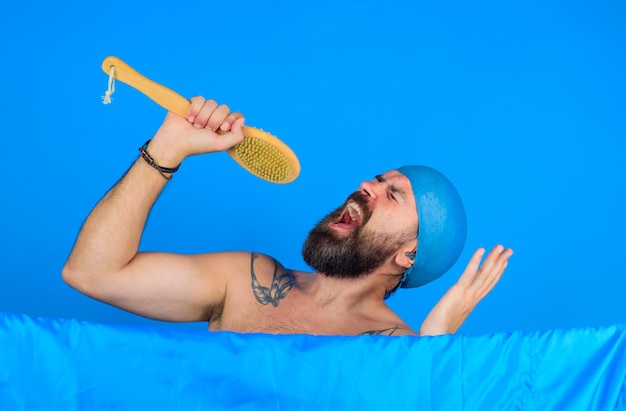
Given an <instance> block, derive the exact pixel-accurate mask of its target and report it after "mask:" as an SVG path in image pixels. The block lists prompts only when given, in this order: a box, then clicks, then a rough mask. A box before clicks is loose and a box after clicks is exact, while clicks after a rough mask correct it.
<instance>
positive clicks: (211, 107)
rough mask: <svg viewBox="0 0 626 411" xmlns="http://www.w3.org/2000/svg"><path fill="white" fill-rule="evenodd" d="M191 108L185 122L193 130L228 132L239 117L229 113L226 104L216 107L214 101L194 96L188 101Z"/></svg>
mask: <svg viewBox="0 0 626 411" xmlns="http://www.w3.org/2000/svg"><path fill="white" fill-rule="evenodd" d="M190 101H191V107H190V108H189V114H188V116H187V120H188V121H189V122H190V123H192V124H193V126H194V127H195V128H208V129H210V130H211V131H214V132H215V131H217V129H218V128H219V129H221V130H223V131H228V130H230V128H231V126H232V125H233V123H234V122H235V120H237V119H238V118H240V117H243V116H242V115H241V113H231V112H230V107H228V106H227V105H226V104H220V105H218V104H217V102H216V101H215V100H212V99H211V100H205V99H204V97H201V96H195V97H192V98H191V99H190Z"/></svg>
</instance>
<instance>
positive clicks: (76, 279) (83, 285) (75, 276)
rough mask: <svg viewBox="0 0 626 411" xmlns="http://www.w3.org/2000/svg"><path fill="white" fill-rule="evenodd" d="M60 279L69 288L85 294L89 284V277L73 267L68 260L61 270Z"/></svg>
mask: <svg viewBox="0 0 626 411" xmlns="http://www.w3.org/2000/svg"><path fill="white" fill-rule="evenodd" d="M61 277H62V278H63V281H65V283H66V284H67V285H69V286H70V287H72V288H74V289H76V290H78V291H80V292H82V293H84V294H87V293H88V288H89V283H90V282H91V280H90V278H91V276H90V275H89V274H87V273H85V272H84V271H82V270H80V269H77V268H76V267H74V266H73V265H72V263H71V261H70V260H68V261H67V262H66V263H65V265H64V266H63V269H62V270H61Z"/></svg>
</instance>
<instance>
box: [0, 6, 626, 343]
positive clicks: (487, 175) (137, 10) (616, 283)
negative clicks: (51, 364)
mask: <svg viewBox="0 0 626 411" xmlns="http://www.w3.org/2000/svg"><path fill="white" fill-rule="evenodd" d="M625 17H626V5H625V3H624V2H623V1H597V2H595V1H562V2H558V1H550V0H547V1H533V0H530V1H529V0H527V1H523V2H522V1H508V2H498V1H483V2H472V3H471V4H470V3H466V2H455V1H440V2H437V3H436V4H435V3H434V2H433V3H430V2H422V1H420V2H415V1H410V2H409V1H406V2H401V1H390V2H386V3H385V4H384V5H383V3H382V2H374V1H356V0H352V1H347V0H336V1H327V0H325V1H318V2H316V3H304V2H302V3H299V2H286V1H285V2H281V1H271V2H270V1H243V0H242V1H229V2H214V1H207V2H193V3H185V2H163V1H161V2H159V1H137V2H132V1H123V2H122V1H117V0H111V1H105V2H79V1H68V2H62V1H61V2H43V1H34V2H16V1H11V2H4V3H3V5H2V6H0V52H1V54H0V56H1V57H0V58H1V64H0V78H1V79H2V88H1V89H0V90H1V91H0V92H1V96H0V116H1V117H0V119H1V128H0V139H1V140H0V141H1V143H2V149H3V152H4V153H5V154H4V155H3V156H2V163H1V164H2V166H3V167H2V170H3V178H2V180H3V189H2V202H1V203H0V204H1V205H0V207H1V208H0V226H1V227H2V236H1V240H0V241H1V242H2V243H1V247H0V253H1V254H0V273H1V278H2V282H1V283H0V310H2V311H11V312H18V313H25V314H30V315H42V316H50V317H71V318H78V319H84V320H93V321H103V322H112V323H130V324H155V323H154V322H153V321H150V320H146V319H142V318H139V317H136V316H133V315H131V314H128V313H125V312H122V311H120V310H118V309H115V308H112V307H109V306H107V305H105V304H102V303H100V302H97V301H94V300H91V299H89V298H88V297H85V296H83V295H81V294H79V293H77V292H76V291H74V290H72V289H71V288H70V287H68V286H67V285H65V283H63V281H62V279H61V275H60V272H61V268H62V266H63V264H64V262H65V259H66V257H67V255H68V253H69V251H70V249H71V247H72V244H73V242H74V239H75V237H76V234H77V232H78V230H79V228H80V226H81V224H82V222H83V221H84V219H85V217H86V216H87V214H88V212H89V211H90V210H91V208H92V207H93V206H94V205H95V203H96V202H97V201H98V200H99V199H100V198H101V196H102V195H103V194H104V193H105V192H106V191H107V190H108V189H109V188H110V187H111V186H112V185H113V184H114V183H115V182H116V181H117V179H118V178H120V176H121V175H122V174H123V172H124V171H125V170H126V169H127V168H128V167H129V166H130V164H131V163H132V162H133V161H134V159H135V158H136V156H137V155H138V152H137V147H139V146H140V145H141V144H143V142H144V141H145V140H147V139H148V138H150V137H151V136H152V134H153V133H154V132H155V131H156V129H157V128H158V126H159V125H160V122H161V121H162V119H163V116H164V114H165V112H164V110H163V109H162V108H161V107H159V106H158V105H156V104H155V103H153V102H152V101H151V100H149V99H148V98H147V97H145V96H144V95H142V94H141V93H139V92H138V91H136V90H134V89H132V88H130V87H129V86H127V85H125V84H122V83H118V85H117V91H116V93H115V94H114V95H113V98H114V102H113V104H111V105H108V106H105V105H102V102H101V99H100V97H101V96H102V95H103V94H104V91H105V89H106V83H107V76H106V75H105V74H104V73H103V72H102V71H101V69H100V64H101V62H102V60H103V59H104V58H105V57H106V56H108V55H115V56H118V57H120V58H122V59H123V60H125V61H126V62H127V63H129V64H130V65H131V66H133V67H134V68H136V69H137V70H138V71H140V72H141V73H143V74H145V75H147V76H148V77H150V78H152V79H154V80H155V81H158V82H160V83H162V84H164V85H166V86H168V87H170V88H172V89H174V90H176V91H177V92H179V93H180V94H182V95H184V96H187V97H190V96H192V95H195V94H203V95H205V96H207V97H212V98H215V99H217V100H218V101H219V102H224V103H227V104H229V105H230V106H231V107H232V108H233V109H235V110H239V111H242V112H243V113H244V114H245V116H246V119H247V124H248V125H252V126H256V127H261V128H264V129H266V130H269V131H271V132H272V133H273V134H275V135H277V136H278V137H279V138H281V139H282V140H283V141H285V142H286V143H287V144H288V145H289V146H290V147H292V149H293V150H294V151H295V152H296V153H297V154H298V156H299V158H300V161H301V165H302V172H301V175H300V177H299V178H298V179H297V180H296V181H295V182H294V183H292V184H288V185H274V184H271V183H267V182H265V181H262V180H260V179H257V178H256V177H254V176H252V175H251V174H248V173H247V172H246V171H244V170H243V169H241V168H240V167H239V166H237V165H236V163H234V162H233V161H232V160H231V158H230V157H229V156H228V155H227V154H225V153H218V154H212V155H207V156H198V157H193V158H190V159H188V160H187V161H185V163H184V164H183V166H182V167H181V171H180V172H179V173H178V174H177V175H176V177H175V178H174V180H173V181H172V183H170V184H168V186H167V188H166V189H165V191H164V193H163V194H162V196H161V198H160V200H159V201H158V203H157V204H156V206H155V208H154V209H153V211H152V214H151V217H150V220H149V223H148V226H147V229H146V232H145V235H144V238H143V241H142V249H146V250H148V249H150V250H162V251H175V252H185V253H192V252H207V251H220V250H237V249H240V250H256V251H260V252H265V253H269V254H271V255H274V256H275V257H277V258H278V259H279V260H281V261H282V262H283V263H284V264H285V265H286V266H288V267H291V268H297V269H306V266H305V265H304V263H303V262H302V259H301V256H300V247H301V244H302V242H303V240H304V238H305V236H306V233H307V232H308V230H309V229H310V227H311V226H312V225H313V224H314V223H315V222H316V221H317V220H318V219H319V218H321V217H322V216H323V215H325V214H326V213H327V212H328V211H330V210H331V209H333V208H335V207H336V206H338V205H339V204H341V202H343V200H344V199H345V197H346V196H347V195H348V194H349V193H350V192H352V191H353V190H354V189H355V188H356V187H357V186H358V184H359V182H360V181H361V180H363V179H370V178H371V177H373V176H374V175H375V174H378V173H380V172H382V171H385V170H388V169H391V168H395V167H397V166H400V165H403V164H409V163H422V164H427V165H430V166H433V167H435V168H438V169H440V170H441V171H443V172H444V173H445V174H447V175H448V176H449V177H450V178H451V180H452V181H454V183H455V184H456V186H457V187H458V189H459V191H460V192H461V195H462V196H463V198H464V201H465V204H466V208H467V212H468V216H469V235H468V241H467V245H466V248H465V250H464V252H463V254H462V256H461V259H460V261H459V262H458V263H457V264H456V266H455V267H453V269H452V270H451V271H450V272H449V273H448V274H447V275H446V276H444V277H443V278H441V279H440V280H439V281H437V282H435V283H433V284H430V285H427V286H425V287H423V288H419V289H411V290H402V291H399V292H398V293H397V294H396V295H395V296H394V297H392V298H391V299H390V300H389V302H390V305H391V306H392V307H393V308H394V309H395V310H396V311H397V312H398V313H399V314H400V316H401V317H403V318H404V319H405V320H406V321H407V322H408V323H409V325H411V326H412V327H414V328H415V329H419V326H420V324H421V322H422V320H423V318H424V317H425V315H426V314H427V313H428V311H429V310H430V308H431V307H432V306H433V305H434V304H435V302H436V301H437V300H438V299H439V298H440V297H441V296H442V295H443V293H444V292H445V290H446V289H447V288H448V287H449V286H451V285H452V284H453V283H454V281H455V280H456V279H457V278H458V276H459V275H460V273H461V272H462V270H463V268H464V266H465V264H466V263H467V261H468V260H469V258H470V256H471V254H472V253H473V251H474V250H475V249H476V248H478V247H481V246H483V247H487V248H491V247H493V246H494V245H495V244H497V243H503V244H504V245H506V246H509V247H512V248H513V249H514V250H515V255H514V256H513V257H512V259H511V262H510V265H509V268H508V269H507V271H506V273H505V275H504V277H503V278H502V280H501V281H500V283H499V284H498V285H497V287H496V288H495V290H494V291H493V292H492V293H491V294H490V295H489V296H488V297H487V298H486V299H485V300H484V301H483V302H482V303H481V304H480V305H479V306H478V308H477V309H476V310H475V311H474V313H473V314H472V315H471V316H470V318H469V319H468V320H467V322H466V323H465V325H464V326H463V328H461V331H460V332H461V333H465V334H482V333H492V332H501V331H512V330H540V329H547V328H567V327H580V326H600V325H608V324H616V323H626V310H625V309H624V303H623V296H624V292H625V290H626V279H625V278H624V268H623V249H624V246H625V245H626V240H625V239H624V237H623V233H624V232H625V231H626V218H625V217H624V211H625V210H626V207H625V205H626V201H625V199H624V188H625V183H624V177H625V176H626V162H625V161H624V157H625V156H624V154H625V142H624V140H625V137H626V116H625V113H626V111H625V109H626V80H625V77H626V58H625V52H626V25H625ZM159 324H162V325H164V326H175V325H174V324H166V323H159ZM182 326H183V327H192V328H205V327H206V325H205V324H191V325H182Z"/></svg>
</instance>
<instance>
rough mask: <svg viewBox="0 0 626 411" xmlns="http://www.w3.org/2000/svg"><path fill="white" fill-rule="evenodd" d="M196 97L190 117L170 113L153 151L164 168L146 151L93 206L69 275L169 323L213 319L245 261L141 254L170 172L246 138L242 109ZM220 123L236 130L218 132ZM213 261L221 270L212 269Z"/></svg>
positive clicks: (95, 292)
mask: <svg viewBox="0 0 626 411" xmlns="http://www.w3.org/2000/svg"><path fill="white" fill-rule="evenodd" d="M191 102H192V104H191V108H190V110H189V116H188V118H187V119H185V118H182V117H180V116H178V115H176V114H172V113H168V114H167V116H166V118H165V121H164V122H163V124H162V125H161V127H160V128H159V130H158V132H157V133H156V134H155V136H154V137H153V139H152V140H151V141H150V143H149V144H148V146H147V148H146V149H145V151H146V152H147V153H148V156H149V157H151V158H152V159H153V161H154V163H155V164H156V165H158V166H160V167H161V170H159V169H157V168H155V167H154V165H150V164H149V161H148V160H147V159H146V158H144V157H141V156H140V157H139V158H138V159H137V161H136V162H135V163H134V164H133V165H132V166H131V168H130V169H129V170H128V172H127V173H126V174H125V175H124V176H123V177H122V179H121V180H120V181H119V182H118V183H117V184H116V185H115V186H114V187H113V188H112V189H111V190H110V191H109V192H108V193H107V194H106V195H105V196H104V197H103V198H102V199H101V200H100V202H99V203H98V204H97V205H96V207H95V208H94V209H93V210H92V211H91V213H90V214H89V217H88V218H87V220H86V221H85V223H84V224H83V227H82V228H81V230H80V233H79V235H78V238H77V239H76V243H75V244H74V248H73V249H72V252H71V254H70V256H69V258H68V260H67V262H66V264H65V267H64V268H63V279H64V280H65V281H66V282H67V283H68V284H70V285H71V286H72V287H74V288H76V289H77V290H79V291H81V292H83V293H85V294H87V295H89V296H91V297H93V298H96V299H98V300H101V301H104V302H107V303H109V304H112V305H115V306H118V307H120V308H123V309H125V310H128V311H132V312H135V313H137V314H140V315H144V316H148V317H151V318H157V319H161V320H170V321H200V320H210V318H211V314H212V311H213V308H214V307H215V306H217V305H219V304H220V303H221V302H223V299H224V295H225V290H226V276H225V274H224V273H226V272H228V270H233V269H239V267H237V264H239V262H238V261H240V260H242V259H240V258H236V256H235V255H232V254H226V253H217V254H205V255H196V256H191V255H179V254H166V253H138V247H139V241H140V239H141V235H142V232H143V230H144V226H145V223H146V219H147V217H148V213H149V212H150V209H151V208H152V206H153V204H154V202H155V201H156V199H157V197H158V196H159V194H160V193H161V191H162V190H163V187H164V186H165V184H166V183H167V181H168V180H167V179H168V178H169V177H171V174H170V173H168V172H167V169H173V168H175V167H176V166H178V165H179V164H180V163H181V162H182V161H183V160H184V159H185V158H186V157H188V156H190V155H193V154H200V153H209V152H215V151H222V150H225V149H227V148H229V147H232V146H234V145H236V144H237V143H239V142H241V141H242V140H243V130H242V129H243V123H244V119H243V117H242V116H241V114H239V113H230V109H229V108H228V107H227V106H225V105H219V106H218V104H217V103H216V102H215V101H213V100H207V101H205V100H204V98H202V97H194V98H192V99H191ZM218 128H221V129H222V130H230V132H229V133H227V134H224V135H218V134H217V133H216V130H217V129H218ZM243 261H245V262H244V265H243V267H245V264H249V260H248V261H246V260H245V259H243ZM207 266H209V267H220V268H219V270H218V269H217V268H216V270H215V272H210V271H211V270H208V271H209V272H207V268H206V267H207Z"/></svg>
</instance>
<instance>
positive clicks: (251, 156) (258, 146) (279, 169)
mask: <svg viewBox="0 0 626 411" xmlns="http://www.w3.org/2000/svg"><path fill="white" fill-rule="evenodd" d="M235 152H236V154H237V156H238V157H239V158H240V160H241V161H242V162H243V163H244V164H245V165H246V167H247V169H248V171H250V172H251V173H252V174H254V175H256V176H258V177H261V178H263V179H265V180H267V181H271V182H282V181H285V180H286V179H287V178H289V174H290V173H291V166H290V164H289V160H288V158H287V157H286V156H285V155H284V154H283V153H282V152H281V151H280V150H279V149H278V148H276V147H275V146H274V145H272V144H270V143H268V142H267V141H264V140H261V139H259V138H255V137H246V138H245V139H244V140H243V141H242V142H241V143H239V145H237V147H236V148H235Z"/></svg>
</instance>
